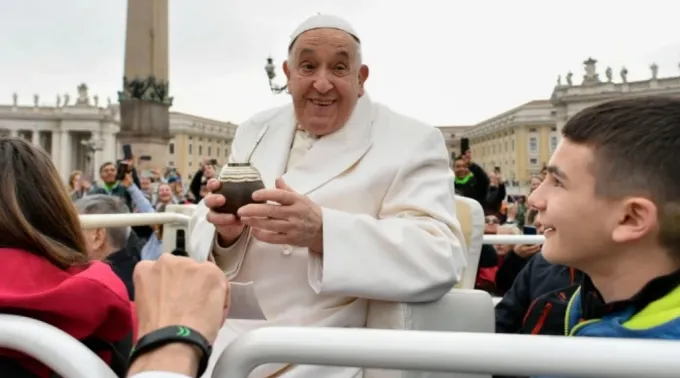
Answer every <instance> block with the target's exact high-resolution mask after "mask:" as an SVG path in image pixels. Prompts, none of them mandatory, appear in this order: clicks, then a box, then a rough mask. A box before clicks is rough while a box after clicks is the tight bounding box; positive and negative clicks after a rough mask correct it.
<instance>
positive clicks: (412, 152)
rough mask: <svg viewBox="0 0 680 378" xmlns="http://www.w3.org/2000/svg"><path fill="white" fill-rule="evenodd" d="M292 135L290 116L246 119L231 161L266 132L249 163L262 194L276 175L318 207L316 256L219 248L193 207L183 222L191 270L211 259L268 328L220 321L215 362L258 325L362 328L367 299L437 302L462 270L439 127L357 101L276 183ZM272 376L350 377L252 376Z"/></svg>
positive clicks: (321, 376)
mask: <svg viewBox="0 0 680 378" xmlns="http://www.w3.org/2000/svg"><path fill="white" fill-rule="evenodd" d="M295 124H296V123H295V119H294V114H293V109H292V106H291V105H287V106H284V107H280V108H277V109H274V110H270V111H266V112H263V113H260V114H258V115H256V116H255V117H253V118H252V119H251V120H249V121H248V122H246V123H244V124H243V125H241V126H240V127H239V128H238V130H237V132H236V136H235V139H234V143H233V146H232V157H231V160H232V161H237V162H242V161H244V160H245V159H246V156H247V155H248V154H249V153H250V151H251V149H252V147H253V145H254V144H255V141H256V140H257V139H258V137H259V136H260V135H261V134H262V133H263V130H266V131H265V133H264V136H263V138H262V141H261V143H260V145H259V147H258V148H257V149H256V151H255V153H254V155H253V159H252V163H253V165H254V166H255V167H256V168H257V169H258V170H259V171H260V173H261V174H262V177H263V181H264V183H265V186H267V187H273V186H274V180H275V179H276V178H277V177H279V176H281V175H283V179H284V180H285V182H286V183H287V184H288V185H289V186H290V187H291V188H293V189H294V190H296V191H297V192H299V193H303V194H305V195H307V196H309V197H310V198H311V199H312V200H313V201H314V202H315V203H317V204H319V205H320V206H322V208H323V225H324V226H323V227H324V231H323V232H324V235H323V238H324V254H323V257H317V256H316V255H310V254H309V253H308V251H307V249H306V248H301V247H296V246H288V245H271V244H267V243H263V242H260V241H258V240H255V239H254V238H251V237H250V235H249V233H245V234H244V235H243V236H242V237H241V239H240V240H239V241H238V242H237V243H235V244H234V245H233V246H232V247H230V248H227V249H222V248H219V247H217V246H216V245H214V236H215V228H214V227H213V226H212V225H211V224H209V223H208V222H207V221H206V220H205V216H206V214H207V212H208V209H207V208H206V207H205V206H204V205H203V204H202V203H201V204H199V206H198V209H197V210H196V212H195V214H194V216H193V218H192V221H191V223H190V229H189V233H190V235H191V236H190V242H189V244H190V253H191V254H192V256H193V257H195V258H197V259H199V260H205V259H208V258H214V261H216V263H217V264H218V265H219V266H220V267H221V268H222V269H223V270H224V272H225V274H226V275H227V276H228V278H229V279H230V280H232V281H237V282H250V281H253V282H254V283H255V287H256V291H257V294H258V298H259V301H260V304H261V306H262V308H263V310H264V312H265V314H266V316H267V318H268V321H267V322H266V323H265V322H259V321H246V320H231V319H230V320H228V321H227V324H226V325H225V327H224V328H223V329H222V331H221V333H220V337H219V339H218V342H217V343H216V345H215V353H214V354H215V358H217V357H218V356H219V353H220V351H221V349H222V348H223V347H224V346H225V345H226V344H228V343H229V342H230V341H231V340H232V339H233V338H234V337H236V336H238V335H239V334H240V333H242V332H245V331H247V330H249V329H253V328H256V327H260V326H264V325H277V326H280V325H294V326H329V327H363V326H365V324H366V309H367V299H380V300H387V301H400V302H422V301H431V300H436V299H438V298H440V297H441V296H442V295H444V294H445V293H446V292H448V291H449V290H450V289H451V288H452V287H453V285H454V284H455V283H456V282H457V281H458V280H459V279H460V277H461V272H462V270H463V268H464V266H465V257H464V251H463V250H464V247H463V246H462V243H461V240H463V237H462V236H461V232H460V226H459V224H458V221H457V220H456V216H455V214H456V209H455V201H454V190H453V177H452V174H451V171H450V169H449V158H448V153H447V150H446V147H445V143H444V138H443V136H442V134H441V132H440V131H439V130H438V129H437V128H435V127H432V126H430V125H427V124H423V123H420V122H418V121H415V120H413V119H410V118H406V117H404V116H402V115H399V114H396V113H394V112H393V111H391V110H389V109H388V108H386V107H385V106H382V105H379V104H376V103H372V102H371V100H370V99H369V98H368V96H364V97H363V98H362V99H361V100H360V101H359V102H358V104H357V107H356V108H355V110H354V113H353V115H352V117H351V119H350V121H349V122H348V123H347V124H346V125H345V126H344V127H343V128H342V129H340V130H339V131H337V132H335V133H333V134H331V135H328V136H326V137H323V138H321V139H319V140H318V141H317V142H316V143H315V144H314V146H313V147H312V148H311V149H310V150H309V152H307V154H306V155H305V156H304V157H303V158H302V159H301V160H300V161H299V162H298V163H297V164H296V165H295V166H294V167H293V168H292V169H291V170H290V171H288V172H286V173H285V174H284V167H285V165H286V159H287V156H288V152H289V148H290V146H291V142H292V138H293V136H294V130H295ZM291 343H294V340H291ZM215 358H213V360H214V359H215ZM213 363H214V361H213ZM281 369H283V370H281ZM277 371H278V372H279V373H277ZM282 373H283V374H282ZM272 374H274V376H281V375H283V376H285V377H295V378H303V377H304V378H307V377H309V378H325V377H343V378H344V377H353V376H355V375H356V374H360V373H358V369H353V368H319V367H307V366H285V365H281V364H272V365H265V366H262V367H260V368H258V369H256V370H255V372H254V373H253V374H252V375H251V376H252V377H266V376H272ZM276 374H278V375H276Z"/></svg>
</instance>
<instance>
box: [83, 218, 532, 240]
mask: <svg viewBox="0 0 680 378" xmlns="http://www.w3.org/2000/svg"><path fill="white" fill-rule="evenodd" d="M189 219H191V217H190V216H188V215H184V214H180V213H169V212H166V213H137V214H88V215H81V216H80V222H81V224H82V226H83V228H98V227H124V226H145V225H150V224H167V223H175V224H180V225H183V226H187V225H188V224H189ZM483 243H484V244H543V243H545V237H544V236H543V235H484V242H483Z"/></svg>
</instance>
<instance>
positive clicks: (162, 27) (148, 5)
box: [118, 0, 172, 169]
mask: <svg viewBox="0 0 680 378" xmlns="http://www.w3.org/2000/svg"><path fill="white" fill-rule="evenodd" d="M168 61H169V57H168V0H128V8H127V29H126V36H125V73H124V75H123V88H122V90H121V91H120V92H118V101H119V102H120V119H121V124H120V133H119V134H118V141H119V142H120V143H121V145H122V144H130V145H131V146H132V151H133V153H134V154H135V156H136V157H137V158H139V157H140V156H144V155H149V156H151V157H152V162H151V165H152V166H154V167H158V168H163V167H165V166H166V165H167V164H168V141H169V139H170V114H169V109H170V106H171V105H172V97H170V85H169V81H168V65H169V62H168ZM119 153H120V152H119ZM140 168H142V169H143V168H144V167H140Z"/></svg>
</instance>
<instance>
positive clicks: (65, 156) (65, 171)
mask: <svg viewBox="0 0 680 378" xmlns="http://www.w3.org/2000/svg"><path fill="white" fill-rule="evenodd" d="M72 144H73V143H72V140H71V134H70V133H69V132H68V130H60V131H59V173H61V177H62V178H63V179H64V181H68V176H69V175H70V174H71V171H72V170H73V167H72V161H71V156H72V155H73V146H72Z"/></svg>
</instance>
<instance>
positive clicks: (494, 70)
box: [0, 0, 680, 125]
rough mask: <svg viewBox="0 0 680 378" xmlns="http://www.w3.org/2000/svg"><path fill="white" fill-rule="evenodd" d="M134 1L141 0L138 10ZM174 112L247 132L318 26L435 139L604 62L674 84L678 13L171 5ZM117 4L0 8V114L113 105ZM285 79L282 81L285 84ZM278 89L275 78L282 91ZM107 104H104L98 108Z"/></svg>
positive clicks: (14, 3)
mask: <svg viewBox="0 0 680 378" xmlns="http://www.w3.org/2000/svg"><path fill="white" fill-rule="evenodd" d="M136 1H141V0H136ZM169 1H170V46H171V50H170V72H171V73H170V80H171V94H172V95H173V96H174V97H175V106H174V107H173V110H175V111H181V112H187V113H192V114H196V115H200V116H204V117H210V118H215V119H219V120H225V121H232V122H236V123H239V122H242V121H244V120H245V119H247V118H248V117H249V116H250V115H252V114H254V113H255V112H258V111H260V110H264V109H266V108H269V107H271V106H275V105H278V104H282V103H285V102H286V101H288V97H287V96H285V95H279V96H275V95H273V94H271V92H270V91H269V87H268V84H267V78H266V75H265V72H264V69H263V67H264V64H265V59H266V58H267V56H268V55H270V54H271V55H272V56H273V57H274V58H275V60H276V61H277V63H278V67H279V72H281V71H280V65H281V62H282V61H283V59H285V56H286V45H287V43H288V37H289V35H290V33H291V32H292V31H293V29H294V28H295V27H296V26H297V25H298V24H299V23H301V22H302V21H303V20H304V19H305V18H307V17H309V16H311V15H314V14H316V13H318V12H321V13H330V14H335V15H338V16H341V17H344V18H346V19H347V20H348V21H349V22H350V23H352V24H353V25H354V27H355V29H356V30H357V32H358V33H359V35H360V38H361V39H362V41H363V51H364V60H365V63H366V64H368V65H369V67H370V68H371V75H370V77H369V80H368V82H367V88H368V91H369V93H370V95H371V97H372V98H373V99H374V100H376V101H379V102H382V103H385V104H387V105H388V106H390V107H392V108H393V109H394V110H397V111H400V112H402V113H405V114H408V115H410V116H413V117H416V118H419V119H422V120H424V121H427V122H430V123H432V124H435V125H467V124H474V123H477V122H480V121H482V120H484V119H486V118H489V117H492V116H494V115H495V114H497V113H500V112H502V111H505V110H508V109H509V108H511V107H514V106H517V105H519V104H522V103H524V102H527V101H530V100H534V99H540V98H547V97H549V96H550V94H551V91H552V89H553V87H554V85H555V82H556V77H557V75H558V74H562V75H564V74H566V72H568V71H569V70H572V71H573V72H574V77H575V79H576V81H578V82H580V78H581V75H582V74H583V68H582V62H583V60H585V59H586V58H588V57H589V56H592V57H594V58H596V59H598V60H599V62H600V63H599V70H600V72H601V76H604V69H605V67H606V66H607V65H611V66H612V67H613V68H614V71H615V72H616V73H617V74H616V75H615V76H616V78H617V80H618V71H619V69H620V67H621V66H622V65H626V66H627V67H628V69H629V71H630V74H629V79H630V80H635V79H645V78H648V77H649V76H650V70H649V65H650V64H651V63H652V62H654V61H655V62H657V63H658V64H659V66H660V70H659V74H660V76H676V75H680V68H679V67H678V63H680V34H679V33H678V29H677V25H678V20H679V19H680V5H678V4H676V2H673V1H668V0H646V1H638V0H635V1H633V0H631V1H627V2H622V1H610V0H598V1H593V0H591V1H585V0H570V1H545V0H494V1H491V0H488V1H484V0H477V1H452V0H418V1H402V2H398V1H395V0H391V1H387V0H344V1H340V0H276V1H275V0H247V1H246V0H229V1H227V0H169ZM126 7H127V1H124V0H63V1H55V0H0V103H11V96H12V93H13V92H15V91H16V92H18V93H19V95H20V102H22V103H25V104H30V103H32V101H33V99H32V98H33V94H34V93H39V94H40V95H41V102H44V103H46V104H53V103H54V102H55V98H56V95H57V94H63V93H65V92H67V91H68V92H70V93H71V97H72V98H73V97H74V96H75V92H76V90H75V88H76V86H77V85H78V84H79V83H80V82H86V83H87V84H88V85H89V87H90V88H91V94H99V96H100V97H101V98H102V99H105V98H106V97H111V98H112V99H115V98H116V91H118V90H119V89H120V83H121V78H122V74H123V53H124V39H125V15H126ZM280 74H281V76H283V74H282V73H280ZM279 79H281V77H280V78H279ZM102 102H104V100H102Z"/></svg>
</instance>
